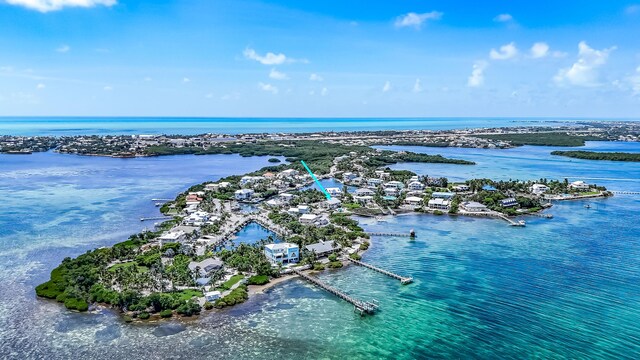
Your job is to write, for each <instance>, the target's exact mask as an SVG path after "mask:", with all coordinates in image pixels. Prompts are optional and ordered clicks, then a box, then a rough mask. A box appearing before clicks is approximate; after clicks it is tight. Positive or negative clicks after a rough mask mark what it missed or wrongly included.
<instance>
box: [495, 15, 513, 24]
mask: <svg viewBox="0 0 640 360" xmlns="http://www.w3.org/2000/svg"><path fill="white" fill-rule="evenodd" d="M493 21H495V22H512V21H513V16H511V14H500V15H498V16H496V17H494V18H493Z"/></svg>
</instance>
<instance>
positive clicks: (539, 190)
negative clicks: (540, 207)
mask: <svg viewBox="0 0 640 360" xmlns="http://www.w3.org/2000/svg"><path fill="white" fill-rule="evenodd" d="M529 190H530V191H531V192H532V193H533V194H536V195H540V194H544V193H546V192H547V191H549V187H548V186H547V185H544V184H533V185H531V187H530V188H529Z"/></svg>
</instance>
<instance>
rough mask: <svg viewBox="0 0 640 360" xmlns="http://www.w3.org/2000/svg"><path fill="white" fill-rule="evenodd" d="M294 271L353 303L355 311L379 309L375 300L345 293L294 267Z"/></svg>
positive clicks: (370, 312)
mask: <svg viewBox="0 0 640 360" xmlns="http://www.w3.org/2000/svg"><path fill="white" fill-rule="evenodd" d="M291 270H292V271H293V272H294V273H296V274H297V275H298V276H300V277H301V278H303V279H305V280H307V281H308V282H310V283H312V284H314V285H316V286H318V287H319V288H321V289H323V290H325V291H327V292H330V293H332V294H333V295H335V296H337V297H339V298H341V299H342V300H344V301H346V302H348V303H351V304H353V306H354V311H356V312H359V313H360V314H361V315H364V314H373V313H375V312H376V310H378V304H377V303H376V302H375V301H373V302H369V301H362V300H358V299H356V298H353V297H351V296H349V295H347V294H345V293H344V292H342V291H340V290H338V289H336V288H334V287H333V286H330V285H328V284H327V283H325V282H323V281H321V280H320V279H318V278H316V277H313V276H310V275H307V274H305V273H303V272H302V271H300V270H298V269H295V268H292V269H291Z"/></svg>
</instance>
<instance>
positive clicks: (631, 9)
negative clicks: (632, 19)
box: [624, 4, 640, 15]
mask: <svg viewBox="0 0 640 360" xmlns="http://www.w3.org/2000/svg"><path fill="white" fill-rule="evenodd" d="M624 12H625V13H626V14H627V15H633V14H638V13H640V4H633V5H629V6H627V7H626V8H625V9H624Z"/></svg>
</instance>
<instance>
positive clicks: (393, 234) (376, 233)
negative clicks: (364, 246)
mask: <svg viewBox="0 0 640 360" xmlns="http://www.w3.org/2000/svg"><path fill="white" fill-rule="evenodd" d="M365 234H367V235H370V236H402V237H411V234H406V233H392V232H365Z"/></svg>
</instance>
